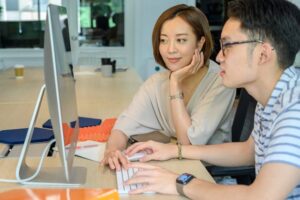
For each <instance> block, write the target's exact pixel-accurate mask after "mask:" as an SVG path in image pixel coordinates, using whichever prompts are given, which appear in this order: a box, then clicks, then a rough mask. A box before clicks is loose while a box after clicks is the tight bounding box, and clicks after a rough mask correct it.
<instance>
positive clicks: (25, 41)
mask: <svg viewBox="0 0 300 200" xmlns="http://www.w3.org/2000/svg"><path fill="white" fill-rule="evenodd" d="M1 2H2V4H1V5H0V6H1V8H2V9H1V11H0V27H1V29H0V48H35V47H37V48H43V44H44V25H45V19H46V8H47V4H48V0H26V1H24V0H6V1H1Z"/></svg>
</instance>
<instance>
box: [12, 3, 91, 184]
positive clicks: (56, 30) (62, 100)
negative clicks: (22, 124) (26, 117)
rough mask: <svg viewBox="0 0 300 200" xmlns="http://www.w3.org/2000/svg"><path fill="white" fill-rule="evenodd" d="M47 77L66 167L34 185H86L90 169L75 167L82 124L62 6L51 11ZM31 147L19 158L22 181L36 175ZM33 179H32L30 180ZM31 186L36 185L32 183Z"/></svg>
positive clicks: (58, 144)
mask: <svg viewBox="0 0 300 200" xmlns="http://www.w3.org/2000/svg"><path fill="white" fill-rule="evenodd" d="M44 77H45V85H46V92H47V100H48V109H49V114H50V117H51V122H52V127H53V132H54V137H55V140H56V147H57V149H58V153H59V157H60V161H61V164H62V165H61V166H60V167H52V169H49V168H46V169H44V170H42V171H41V172H39V176H38V177H37V178H35V179H34V181H35V182H34V183H36V182H39V183H40V184H41V185H43V184H46V185H47V184H49V185H56V186H59V185H60V184H61V185H62V186H68V185H70V184H69V183H75V184H76V185H77V184H83V183H84V182H85V178H86V168H85V167H74V166H73V159H74V154H75V149H76V143H77V138H78V133H79V123H78V122H79V121H78V114H77V103H76V94H75V79H74V74H73V65H72V51H71V45H70V37H69V27H68V17H67V11H66V8H64V7H62V6H56V5H51V4H50V5H49V6H48V8H47V19H46V26H45V36H44ZM42 88H45V87H42ZM42 94H43V93H42ZM41 96H42V95H39V98H38V102H37V105H36V107H39V105H40V104H41V99H42V98H41ZM37 110H38V109H37ZM37 112H38V111H36V110H35V111H34V114H33V118H32V120H31V121H32V122H33V123H31V124H30V126H29V130H31V129H32V128H33V127H34V123H35V120H36V118H37ZM71 124H72V125H73V126H72V125H71ZM74 124H75V127H74ZM73 127H74V128H73ZM30 134H31V133H30V131H28V133H27V135H28V136H27V138H31V136H30ZM29 140H31V139H29ZM29 145H30V142H28V140H27V139H26V141H25V142H24V147H23V149H22V152H21V156H20V159H19V163H20V164H18V167H17V169H18V172H17V177H19V179H22V180H24V179H26V178H27V179H28V177H29V175H30V174H33V173H32V170H31V169H29V168H28V166H27V165H26V164H25V162H24V160H25V157H26V152H27V148H28V147H27V146H29ZM66 146H68V148H66ZM18 174H19V175H18ZM30 180H32V179H31V178H30ZM23 182H24V181H23ZM26 183H28V182H26ZM31 183H33V182H32V181H31ZM28 184H30V183H28Z"/></svg>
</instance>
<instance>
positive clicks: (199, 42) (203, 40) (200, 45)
mask: <svg viewBox="0 0 300 200" xmlns="http://www.w3.org/2000/svg"><path fill="white" fill-rule="evenodd" d="M204 43H205V37H204V36H202V37H201V38H200V40H199V41H198V43H197V47H198V49H199V50H200V51H201V50H202V48H203V45H204Z"/></svg>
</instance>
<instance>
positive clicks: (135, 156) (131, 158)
mask: <svg viewBox="0 0 300 200" xmlns="http://www.w3.org/2000/svg"><path fill="white" fill-rule="evenodd" d="M145 155H146V152H144V151H139V152H137V153H135V154H133V155H132V156H126V157H127V159H128V160H129V161H138V160H139V159H140V158H142V157H144V156H145Z"/></svg>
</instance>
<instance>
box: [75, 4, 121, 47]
mask: <svg viewBox="0 0 300 200" xmlns="http://www.w3.org/2000/svg"><path fill="white" fill-rule="evenodd" d="M79 16H80V17H79V36H80V37H79V45H80V46H93V47H100V46H124V0H102V1H101V0H94V1H93V0H80V8H79Z"/></svg>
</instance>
